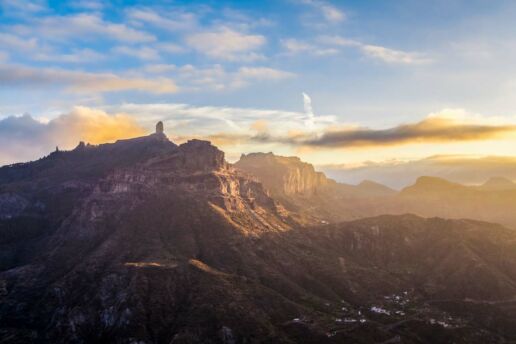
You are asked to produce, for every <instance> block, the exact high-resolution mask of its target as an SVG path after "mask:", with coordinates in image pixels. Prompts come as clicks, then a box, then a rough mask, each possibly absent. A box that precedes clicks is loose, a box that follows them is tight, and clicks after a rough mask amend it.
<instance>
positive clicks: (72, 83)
mask: <svg viewBox="0 0 516 344" xmlns="http://www.w3.org/2000/svg"><path fill="white" fill-rule="evenodd" d="M0 84H1V85H2V86H4V87H7V86H9V87H15V86H29V87H42V86H44V87H52V86H53V87H64V88H65V89H66V90H68V91H69V92H75V93H103V92H117V91H129V90H134V91H142V92H149V93H157V94H161V93H174V92H176V91H177V86H176V85H175V83H174V82H173V81H172V80H170V79H166V78H157V79H144V78H126V77H122V76H118V75H116V74H112V73H90V72H81V71H70V70H63V69H53V68H32V67H26V66H21V65H6V64H3V65H0Z"/></svg>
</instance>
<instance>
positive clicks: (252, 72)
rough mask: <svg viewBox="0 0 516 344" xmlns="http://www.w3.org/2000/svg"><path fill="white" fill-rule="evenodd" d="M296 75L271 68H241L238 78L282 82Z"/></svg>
mask: <svg viewBox="0 0 516 344" xmlns="http://www.w3.org/2000/svg"><path fill="white" fill-rule="evenodd" d="M294 76H295V74H294V73H290V72H286V71H283V70H279V69H274V68H269V67H241V68H239V69H238V72H237V77H239V78H243V79H254V80H282V79H287V78H292V77H294Z"/></svg>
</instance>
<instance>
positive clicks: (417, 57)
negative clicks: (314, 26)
mask: <svg viewBox="0 0 516 344" xmlns="http://www.w3.org/2000/svg"><path fill="white" fill-rule="evenodd" d="M318 41H319V42H320V43H322V44H326V45H330V46H333V47H343V48H355V49H358V50H359V51H360V52H361V53H362V54H364V55H366V56H368V57H370V58H373V59H377V60H381V61H383V62H386V63H392V64H407V65H419V64H427V63H430V62H432V59H431V58H429V57H428V56H426V55H425V54H422V53H416V52H406V51H402V50H395V49H390V48H386V47H382V46H379V45H371V44H365V43H362V42H359V41H356V40H353V39H348V38H344V37H340V36H321V37H319V38H318Z"/></svg>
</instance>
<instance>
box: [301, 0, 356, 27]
mask: <svg viewBox="0 0 516 344" xmlns="http://www.w3.org/2000/svg"><path fill="white" fill-rule="evenodd" d="M302 3H303V4H306V5H310V6H312V7H313V8H315V9H316V10H318V11H319V12H320V13H321V14H322V16H323V17H324V18H325V19H326V20H327V21H328V22H330V23H340V22H342V21H344V20H345V19H346V14H345V13H344V12H343V11H341V10H339V9H338V8H337V7H335V6H333V5H331V4H329V3H327V2H324V1H317V0H302Z"/></svg>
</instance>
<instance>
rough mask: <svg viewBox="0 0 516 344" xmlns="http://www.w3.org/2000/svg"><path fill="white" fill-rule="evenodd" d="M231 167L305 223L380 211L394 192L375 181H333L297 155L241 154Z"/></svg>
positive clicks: (361, 215) (340, 219)
mask: <svg viewBox="0 0 516 344" xmlns="http://www.w3.org/2000/svg"><path fill="white" fill-rule="evenodd" d="M234 166H235V168H237V169H239V170H242V171H244V172H246V173H249V174H250V175H253V176H255V177H256V178H257V179H258V180H259V181H260V182H262V183H263V185H264V186H265V188H266V189H267V190H268V191H269V193H270V194H271V195H272V197H274V198H275V199H278V200H279V201H280V202H282V204H284V206H285V207H286V208H287V209H289V210H291V211H294V212H296V213H299V214H301V215H302V217H301V218H300V219H299V220H300V221H302V222H307V223H320V222H323V223H327V222H336V221H342V220H350V219H354V218H360V217H365V216H372V215H378V214H381V213H382V212H381V210H382V209H383V208H384V203H386V200H387V199H388V198H389V197H391V196H393V195H394V194H395V193H396V192H395V191H394V190H391V189H389V188H388V187H386V186H383V185H381V184H378V183H374V182H371V181H364V182H362V183H361V184H359V185H348V184H342V183H337V182H335V181H334V180H332V179H329V178H326V176H325V175H324V173H322V172H316V171H315V169H314V167H313V166H312V165H311V164H308V163H305V162H302V161H301V160H300V159H299V158H298V157H282V156H277V155H274V154H272V153H251V154H248V155H242V157H241V158H240V160H239V161H237V162H236V163H235V165H234Z"/></svg>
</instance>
